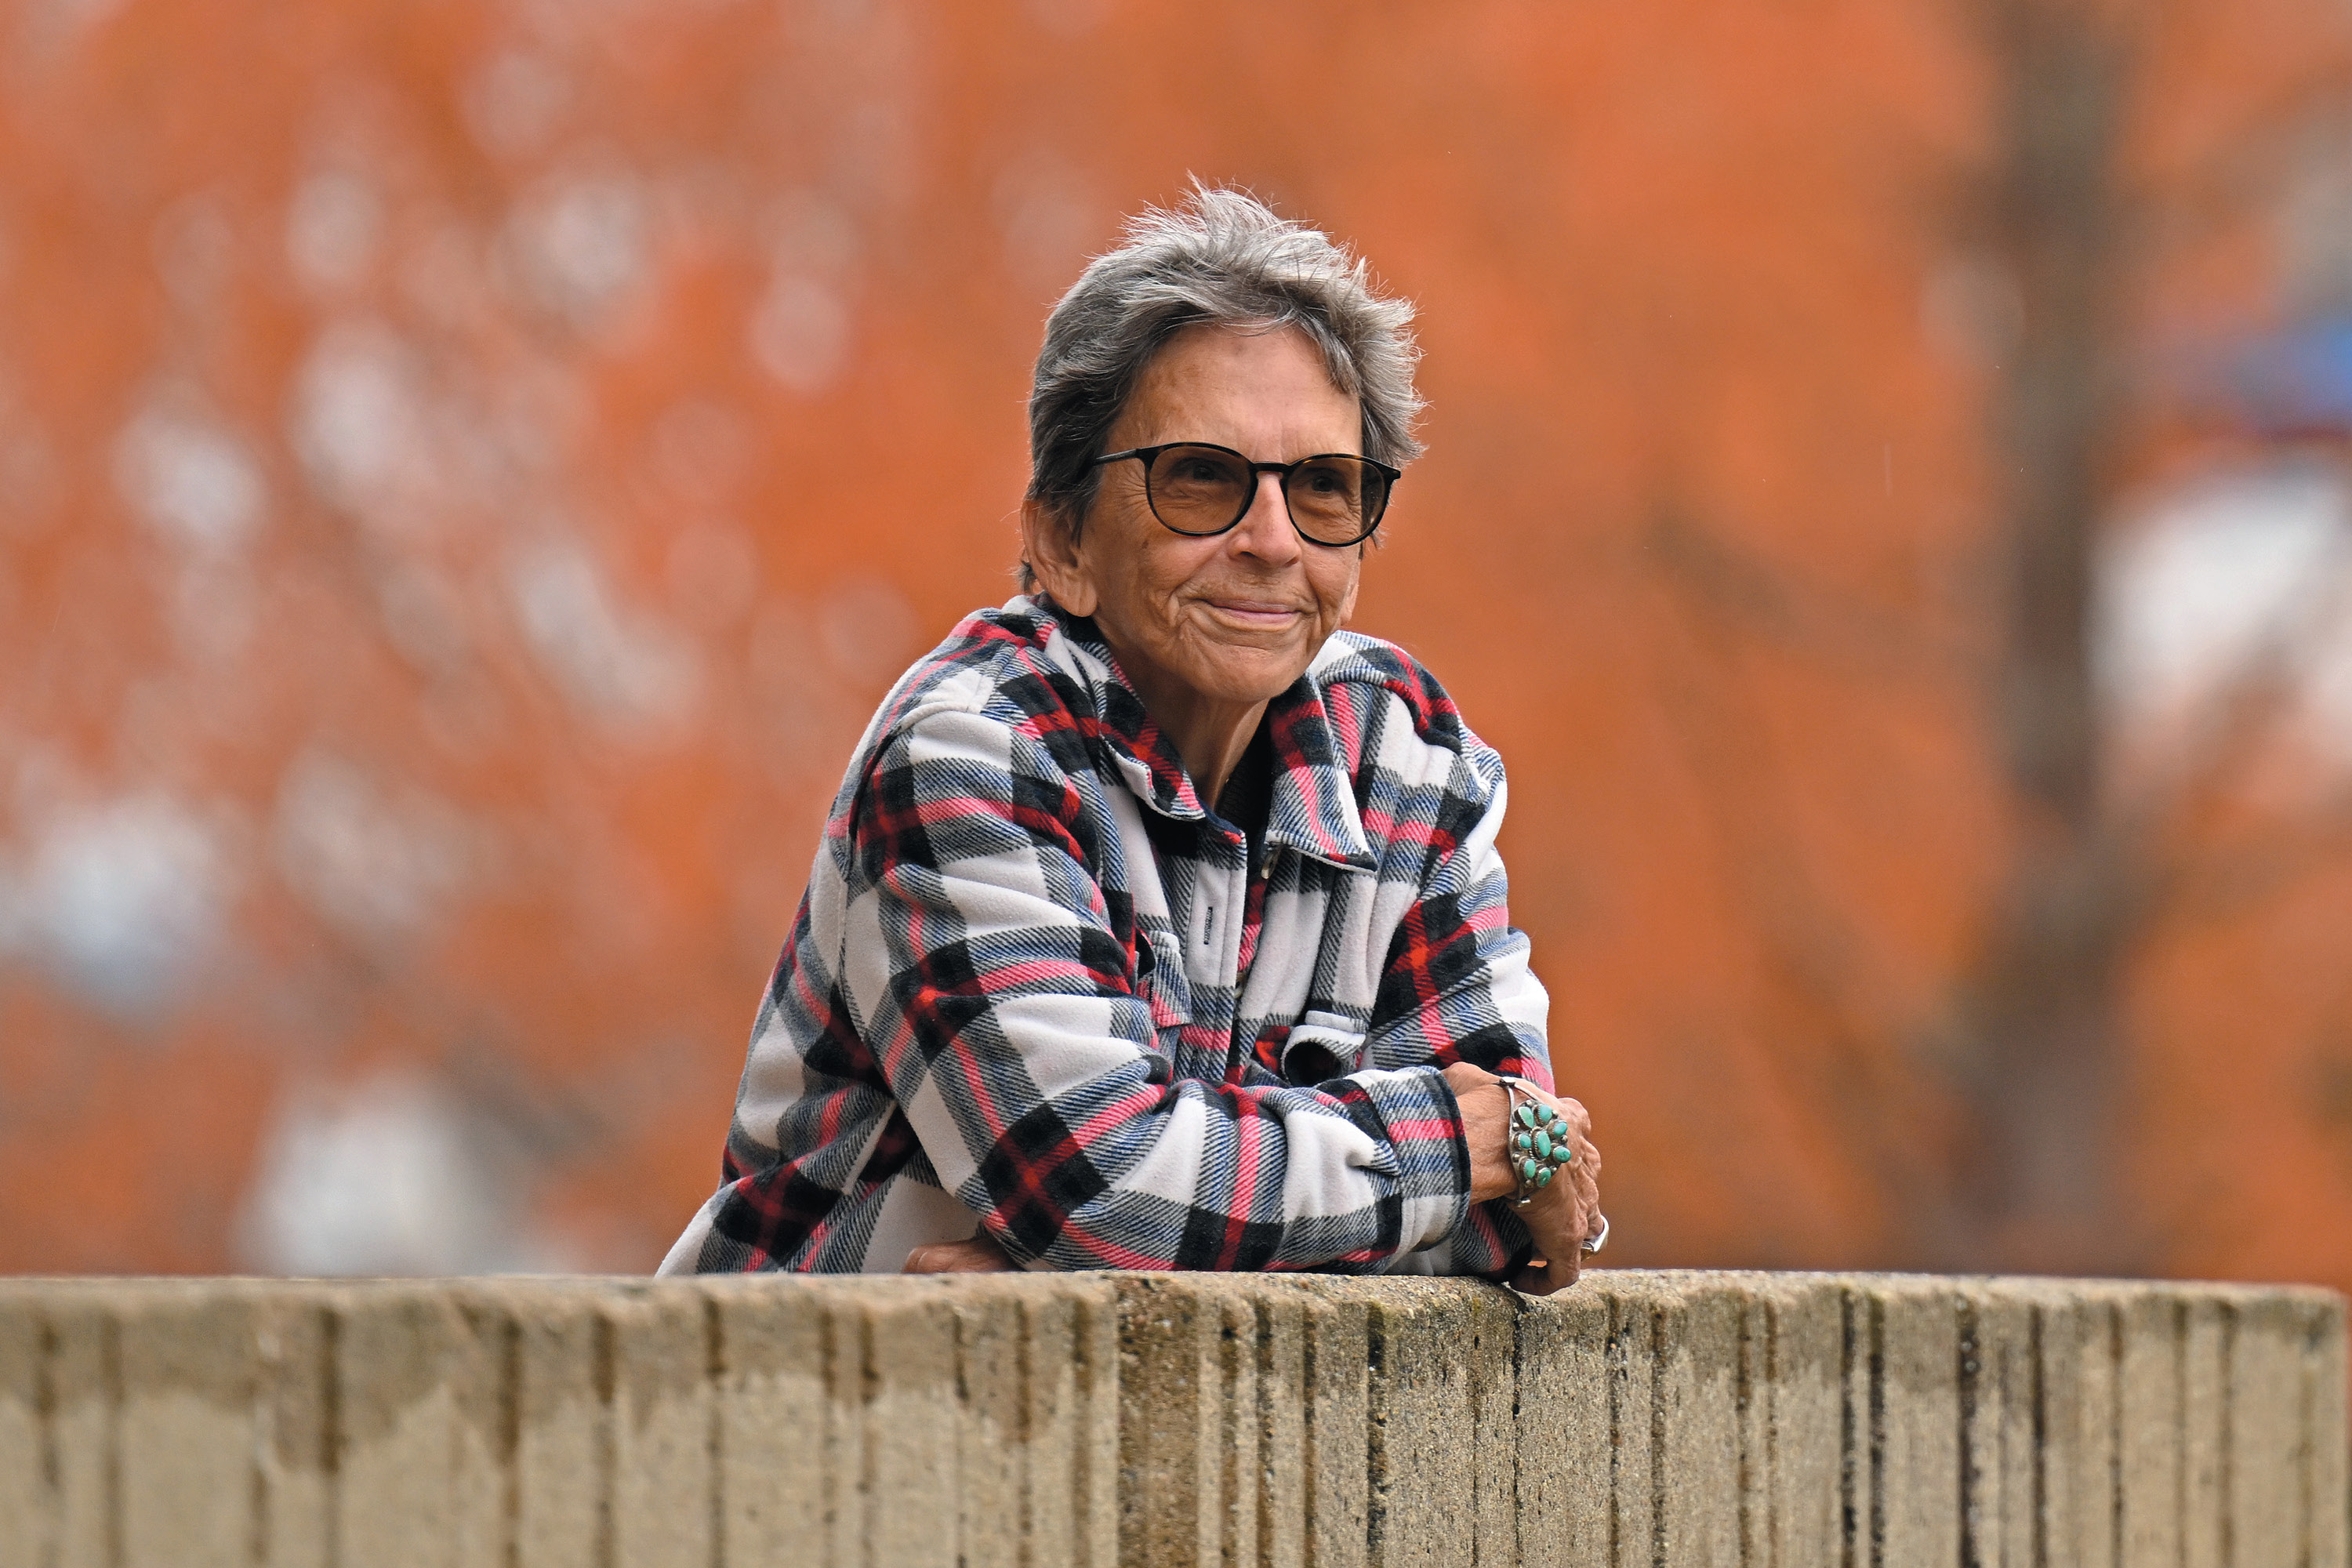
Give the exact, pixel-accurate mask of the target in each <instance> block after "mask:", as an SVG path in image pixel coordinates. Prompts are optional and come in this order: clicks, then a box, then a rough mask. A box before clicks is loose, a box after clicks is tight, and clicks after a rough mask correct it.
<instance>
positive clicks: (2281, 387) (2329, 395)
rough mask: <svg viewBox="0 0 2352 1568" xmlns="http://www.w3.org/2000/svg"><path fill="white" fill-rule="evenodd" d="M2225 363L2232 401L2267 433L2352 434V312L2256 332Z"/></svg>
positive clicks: (2256, 427)
mask: <svg viewBox="0 0 2352 1568" xmlns="http://www.w3.org/2000/svg"><path fill="white" fill-rule="evenodd" d="M2226 363H2227V371H2226V381H2227V385H2228V391H2229V395H2230V400H2231V403H2232V404H2233V405H2235V407H2236V408H2237V410H2238V411H2239V413H2240V414H2241V415H2242V416H2244V417H2245V418H2246V419H2247V420H2248V422H2249V423H2250V424H2252V426H2253V427H2254V428H2255V429H2256V430H2259V431H2260V432H2262V433H2263V435H2266V436H2303V437H2310V436H2342V435H2347V434H2352V315H2347V316H2333V317H2323V318H2321V319H2319V320H2316V321H2305V322H2303V323H2301V324H2299V325H2297V326H2294V327H2292V328H2290V329H2288V330H2287V331H2283V332H2278V333H2274V334H2272V335H2270V336H2267V337H2262V338H2256V339H2254V340H2252V341H2251V342H2246V343H2243V344H2242V345H2240V346H2239V347H2238V348H2237V349H2236V350H2235V351H2234V352H2233V353H2231V354H2230V355H2229V357H2228V360H2227V362H2226Z"/></svg>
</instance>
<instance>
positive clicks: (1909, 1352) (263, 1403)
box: [0, 1271, 2347, 1568]
mask: <svg viewBox="0 0 2352 1568" xmlns="http://www.w3.org/2000/svg"><path fill="white" fill-rule="evenodd" d="M2346 1376H2347V1373H2346V1364H2345V1317H2344V1304H2343V1302H2342V1300H2340V1299H2339V1298H2336V1297H2335V1296H2332V1295H2329V1294H2326V1293H2325V1292H2320V1291H2311V1290H2287V1289H2239V1288H2229V1287H2218V1286H2176V1285H2110V1284H2080V1283H2073V1282H2063V1281H2038V1280H2003V1279H1924V1278H1909V1277H1886V1276H1878V1277H1831V1276H1809V1275H1734V1274H1643V1273H1633V1272H1619V1271H1608V1272H1601V1273H1596V1274H1592V1275H1590V1276H1588V1277H1587V1279H1586V1280H1585V1282H1584V1283H1583V1284H1581V1285H1580V1286H1579V1287H1577V1289H1575V1290H1573V1291H1571V1292H1570V1293H1568V1294H1567V1295H1566V1296H1564V1297H1562V1298H1559V1299H1557V1300H1552V1301H1549V1302H1528V1301H1524V1300H1519V1299H1518V1298H1516V1297H1513V1296H1511V1295H1509V1294H1507V1293H1506V1292H1504V1291H1501V1290H1497V1289H1491V1288H1488V1287H1485V1286H1480V1285H1475V1284H1469V1283H1465V1282H1461V1281H1452V1280H1395V1281H1357V1280H1346V1279H1269V1278H1263V1277H1254V1276H1202V1275H1193V1276H1179V1277H1173V1278H1167V1277H1147V1276H1139V1275H1107V1276H1084V1277H1067V1276H1064V1277H1045V1278H1040V1277H996V1278H987V1277H968V1278H963V1279H928V1280H918V1279H837V1280H803V1279H726V1280H715V1281H680V1282H674V1283H673V1282H662V1283H654V1282H648V1281H634V1280H632V1281H623V1280H601V1279H600V1280H469V1281H458V1282H415V1283H409V1282H384V1283H374V1282H370V1283H346V1284H330V1283H309V1282H269V1281H245V1280H188V1281H160V1280H159V1281H97V1280H70V1281H48V1280H16V1281H0V1563H5V1564H11V1565H13V1564H17V1563H25V1564H44V1565H46V1564H57V1565H59V1568H64V1565H69V1564H107V1565H110V1568H113V1565H121V1568H130V1565H143V1564H170V1565H172V1568H195V1565H199V1564H212V1563H219V1564H230V1563H235V1564H241V1565H242V1564H260V1563H270V1564H277V1563H283V1564H289V1565H290V1564H297V1563H300V1564H328V1563H333V1564H351V1565H358V1564H400V1565H402V1568H411V1565H425V1564H449V1565H452V1568H455V1565H458V1564H468V1565H470V1564H481V1565H484V1568H489V1565H502V1568H504V1565H512V1568H539V1565H542V1564H545V1565H555V1564H566V1565H569V1564H582V1565H589V1564H595V1565H614V1568H638V1565H641V1564H642V1565H646V1568H655V1565H662V1564H673V1563H675V1564H688V1563H691V1564H696V1565H698V1568H707V1565H710V1564H721V1563H723V1564H745V1563H793V1564H803V1563H805V1564H834V1563H841V1564H850V1563H857V1564H866V1563H872V1564H892V1565H895V1564H900V1563H906V1564H940V1565H942V1568H948V1565H952V1564H956V1563H965V1564H970V1565H971V1568H982V1565H983V1564H997V1563H1003V1564H1013V1563H1036V1564H1052V1563H1084V1564H1104V1565H1108V1564H1110V1563H1115V1562H1125V1563H1154V1564H1158V1563H1175V1564H1181V1563H1259V1562H1267V1563H1314V1564H1318V1565H1329V1564H1341V1563H1465V1564H1467V1563H1480V1564H1500V1563H1529V1564H1535V1563H1544V1564H1550V1563H1559V1564H1603V1563H1606V1564H1628V1565H1630V1564H1637V1563H1640V1564H1667V1563H1671V1564H1685V1563H1688V1564H1700V1563H1714V1564H1730V1563H1751V1564H1775V1565H1786V1568H1811V1565H1815V1564H1836V1565H1840V1568H1848V1565H1853V1568H1859V1565H1862V1564H1879V1563H1885V1564H1900V1565H1905V1568H1908V1565H1911V1564H1942V1563H1952V1564H1971V1565H1972V1564H1994V1563H2001V1564H2015V1565H2019V1568H2025V1565H2029V1564H2031V1565H2035V1568H2045V1565H2057V1564H2074V1563H2083V1564H2101V1565H2109V1564H2113V1565H2120V1564H2142V1563H2147V1564H2154V1563H2165V1564H2173V1563H2179V1564H2195V1565H2207V1564H2210V1565H2214V1568H2221V1565H2224V1564H2270V1563H2277V1564H2297V1565H2302V1564H2311V1565H2315V1568H2345V1564H2346V1563H2347V1544H2346V1532H2347V1480H2346V1455H2345V1446H2346V1422H2345V1398H2346Z"/></svg>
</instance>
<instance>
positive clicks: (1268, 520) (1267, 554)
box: [1234, 474, 1299, 563]
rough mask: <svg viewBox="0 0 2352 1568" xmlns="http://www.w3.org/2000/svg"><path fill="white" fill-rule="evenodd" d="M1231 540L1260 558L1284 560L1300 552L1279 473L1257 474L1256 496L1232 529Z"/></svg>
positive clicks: (1284, 561) (1276, 560)
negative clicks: (1232, 538) (1236, 525)
mask: <svg viewBox="0 0 2352 1568" xmlns="http://www.w3.org/2000/svg"><path fill="white" fill-rule="evenodd" d="M1234 543H1235V544H1236V545H1238V546H1239V547H1240V548H1242V549H1244V550H1245V551H1247V552H1249V553H1250V554H1252V555H1255V556H1258V557H1260V558H1261V559H1264V560H1267V561H1274V562H1283V563H1287V562H1289V561H1292V560H1295V559H1296V558H1297V555H1298V552H1299V542H1298V531H1297V529H1295V528H1293V527H1291V525H1290V502H1289V500H1288V499H1287V498H1286V497H1285V496H1284V495H1283V493H1282V476H1281V475H1280V474H1260V475H1258V477H1257V497H1256V499H1255V500H1252V501H1251V502H1250V509H1249V510H1247V511H1246V512H1244V513H1243V514H1242V521H1241V525H1240V526H1239V527H1237V528H1235V529H1234Z"/></svg>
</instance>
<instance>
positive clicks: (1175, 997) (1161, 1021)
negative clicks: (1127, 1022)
mask: <svg viewBox="0 0 2352 1568" xmlns="http://www.w3.org/2000/svg"><path fill="white" fill-rule="evenodd" d="M1140 936H1141V940H1140V941H1139V942H1137V943H1136V950H1135V958H1136V969H1137V972H1138V973H1137V974H1136V977H1135V987H1136V994H1138V995H1139V996H1140V997H1142V998H1143V1001H1144V1003H1145V1005H1148V1006H1149V1007H1150V1009H1151V1030H1152V1033H1153V1034H1154V1035H1155V1036H1157V1037H1159V1042H1160V1052H1161V1054H1162V1055H1166V1056H1170V1057H1171V1058H1172V1057H1173V1055H1174V1053H1175V1050H1176V1045H1177V1037H1178V1036H1180V1035H1181V1033H1182V1032H1183V1029H1184V1026H1185V1025H1187V1024H1189V1023H1191V1022H1192V983H1191V982H1190V981H1189V980H1187V979H1186V978H1185V977H1184V953H1183V950H1182V948H1181V946H1179V944H1178V942H1177V941H1176V933H1175V932H1174V931H1143V932H1141V933H1140Z"/></svg>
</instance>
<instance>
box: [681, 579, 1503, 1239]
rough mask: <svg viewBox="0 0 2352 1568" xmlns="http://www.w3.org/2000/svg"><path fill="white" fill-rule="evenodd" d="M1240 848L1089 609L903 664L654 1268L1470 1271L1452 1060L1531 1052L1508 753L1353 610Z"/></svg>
mask: <svg viewBox="0 0 2352 1568" xmlns="http://www.w3.org/2000/svg"><path fill="white" fill-rule="evenodd" d="M1268 713H1269V720H1270V724H1269V734H1270V738H1271V740H1272V742H1273V747H1274V783H1273V801H1272V806H1271V809H1270V811H1269V814H1268V821H1267V825H1266V831H1265V851H1264V855H1263V857H1262V859H1261V862H1260V865H1259V867H1258V869H1257V872H1256V874H1255V876H1254V875H1253V872H1252V869H1251V865H1250V857H1249V852H1248V844H1247V839H1246V837H1245V835H1244V833H1243V831H1242V830H1241V829H1240V828H1239V827H1236V826H1234V825H1233V824H1231V823H1227V822H1225V821H1223V819H1221V818H1220V817H1218V816H1215V815H1214V814H1213V813H1212V812H1210V811H1207V810H1204V809H1203V807H1202V803H1201V801H1200V799H1199V798H1198V796H1197V795H1195V794H1194V792H1193V787H1192V780H1191V779H1190V778H1189V777H1188V776H1187V775H1186V773H1185V772H1184V769H1183V765H1182V763H1181V762H1180V761H1179V760H1178V758H1177V757H1176V755H1175V754H1174V752H1173V750H1172V748H1171V747H1170V746H1168V745H1167V744H1166V743H1165V742H1163V740H1162V739H1161V737H1160V734H1159V731H1157V730H1156V729H1155V728H1154V727H1153V725H1152V723H1151V721H1150V717H1149V716H1148V715H1147V714H1146V713H1145V712H1144V710H1143V706H1142V703H1141V702H1140V700H1139V699H1138V698H1137V697H1136V695H1135V692H1134V690H1133V689H1132V688H1131V687H1129V685H1128V684H1127V682H1126V680H1125V679H1123V678H1122V677H1121V675H1120V674H1119V672H1118V666H1117V664H1116V661H1115V660H1114V659H1113V658H1112V657H1111V654H1110V651H1109V649H1108V647H1106V646H1105V645H1104V644H1103V642H1102V641H1101V639H1100V637H1099V635H1098V634H1097V631H1096V629H1095V628H1094V626H1093V625H1092V624H1091V623H1090V622H1088V621H1086V620H1084V619H1080V618H1076V617H1071V616H1065V615H1064V614H1063V613H1062V612H1061V611H1059V610H1058V609H1057V608H1056V607H1055V606H1054V605H1052V604H1051V603H1050V602H1047V601H1043V600H1031V599H1027V598H1019V599H1015V600H1013V602H1012V603H1011V604H1009V605H1006V606H1005V607H1004V608H1003V609H1002V610H995V611H987V612H983V613H982V614H979V615H976V616H971V618H969V619H967V620H966V621H964V622H963V623H962V624H961V625H960V626H957V627H956V629H955V631H954V632H953V633H952V634H951V635H950V637H949V638H948V640H947V641H946V642H944V643H942V644H941V645H940V647H938V648H937V649H935V650H934V651H933V652H932V653H931V654H930V655H929V656H928V657H927V658H924V659H923V661H922V662H921V663H919V664H918V665H917V666H916V667H915V668H913V669H912V670H910V671H908V674H907V675H906V676H905V677H904V678H902V679H900V680H899V682H898V686H897V687H896V689H893V690H892V692H891V694H890V695H889V697H888V698H887V699H886V700H885V701H884V702H883V705H882V708H881V710H880V711H879V712H878V713H877V715H876V716H875V719H874V721H873V723H872V724H871V725H870V726H869V727H868V729H867V731H866V736H865V739H864V740H863V741H862V742H860V743H859V746H858V749H857V752H856V756H855V757H854V758H853V760H852V761H851V763H850V766H849V769H848V772H847V773H846V775H845V778H844V781H843V784H842V787H841V791H840V794H839V795H838V796H837V797H836V798H835V803H834V808H833V812H832V816H831V817H830V819H829V821H828V822H827V824H826V826H825V833H824V843H823V845H822V847H820V849H819V851H818V854H817V857H816V863H815V866H814V869H813V870H812V872H811V875H810V879H809V889H808V892H807V895H806V896H805V897H804V898H803V900H802V903H801V909H800V913H799V915H798V917H797V919H796V920H795V921H794V922H793V931H792V935H791V937H790V939H789V940H788V941H787V942H786V943H785V945H784V950H783V955H782V959H781V960H780V961H779V963H778V964H777V966H776V971H775V974H774V977H773V978H772V981H771V982H770V984H769V986H768V992H767V995H766V998H765V1000H764V1002H763V1003H762V1005H761V1009H760V1016H759V1019H758V1022H757V1024H756V1025H755V1026H754V1028H753V1031H752V1038H751V1054H750V1058H749V1059H748V1061H747V1062H746V1064H745V1067H744V1070H743V1079H742V1082H741V1085H740V1089H739V1090H738V1093H737V1098H736V1107H735V1118H734V1123H733V1126H732V1128H731V1129H730V1132H729V1136H728V1141H727V1150H726V1155H725V1158H724V1161H723V1163H722V1181H721V1184H720V1185H719V1190H718V1192H717V1193H715V1194H713V1195H712V1196H711V1198H710V1200H709V1202H708V1203H707V1204H705V1205H703V1207H702V1209H701V1211H700V1212H699V1213H698V1214H697V1215H696V1216H695V1218H694V1221H693V1223H692V1224H691V1225H689V1226H688V1227H687V1230H686V1233H685V1235H683V1236H682V1237H679V1238H678V1241H677V1245H676V1246H675V1247H673V1248H672V1249H671V1251H670V1254H669V1257H668V1258H667V1260H666V1261H665V1262H664V1264H663V1266H662V1267H663V1271H664V1272H666V1273H686V1272H694V1271H703V1272H713V1271H724V1270H738V1269H761V1268H791V1269H805V1270H818V1271H824V1272H857V1271H865V1270H875V1271H883V1272H890V1271H895V1270H897V1269H898V1268H899V1267H900V1266H901V1265H902V1264H903V1263H904V1261H905V1259H906V1257H907V1254H908V1252H909V1251H911V1250H912V1249H913V1248H915V1247H919V1246H921V1245H924V1244H925V1243H929V1242H935V1241H949V1240H960V1239H962V1238H964V1237H970V1236H971V1235H973V1234H974V1232H975V1230H983V1231H985V1232H986V1233H987V1234H988V1235H989V1236H990V1237H992V1239H994V1240H995V1241H996V1242H997V1244H998V1245H999V1246H1001V1247H1003V1249H1004V1250H1005V1251H1006V1252H1007V1253H1008V1254H1009V1255H1010V1256H1012V1257H1013V1258H1015V1259H1017V1260H1018V1261H1020V1262H1021V1263H1023V1264H1024V1265H1025V1266H1027V1267H1030V1268H1218V1269H1273V1268H1316V1269H1330V1270H1341V1271H1348V1272H1359V1273H1369V1272H1382V1271H1417V1272H1447V1273H1460V1272H1478V1273H1491V1272H1494V1271H1496V1270H1499V1269H1502V1268H1507V1267H1510V1266H1512V1265H1513V1264H1515V1262H1516V1261H1517V1260H1518V1259H1520V1258H1524V1257H1525V1256H1526V1254H1527V1251H1528V1242H1527V1236H1526V1232H1525V1230H1524V1228H1523V1227H1522V1226H1520V1225H1519V1224H1518V1222H1517V1220H1516V1219H1515V1218H1514V1217H1512V1215H1510V1212H1509V1210H1508V1207H1507V1205H1504V1204H1502V1203H1499V1202H1498V1203H1495V1204H1485V1205H1472V1204H1471V1203H1470V1202H1469V1199H1468V1184H1469V1157H1468V1153H1467V1152H1466V1150H1465V1147H1464V1145H1463V1142H1462V1133H1461V1121H1460V1114H1459V1111H1458V1110H1457V1109H1456V1107H1455V1105H1454V1097H1453V1094H1452V1091H1451V1090H1450V1089H1447V1087H1446V1085H1445V1082H1444V1079H1443V1078H1441V1077H1440V1076H1439V1072H1438V1070H1437V1069H1438V1068H1441V1067H1443V1066H1444V1065H1445V1064H1447V1063H1450V1062H1454V1061H1470V1062H1475V1063H1476V1064H1478V1065H1479V1066H1481V1067H1485V1068H1490V1069H1492V1070H1494V1071H1496V1072H1511V1073H1520V1074H1524V1075H1526V1076H1527V1077H1529V1078H1531V1079H1535V1080H1537V1081H1538V1082H1540V1083H1547V1084H1548V1083H1549V1082H1550V1070H1549V1061H1548V1057H1547V1053H1546V1047H1545V1019H1546V1013H1547V1008H1548V1001H1547V998H1546V996H1545V994H1544V990H1543V987H1542V985H1541V984H1539V983H1538V981H1537V980H1536V978H1535V976H1534V975H1533V973H1530V971H1529V970H1528V942H1527V938H1526V937H1525V936H1524V935H1523V934H1522V933H1520V932H1519V931H1517V930H1515V929H1513V927H1512V926H1511V924H1510V919H1509V913H1508V910H1507V897H1506V895H1507V883H1506V879H1505V876H1504V871H1503V863H1502V860H1501V858H1499V857H1498V856H1497V855H1496V849H1495V834H1496V828H1497V827H1498V826H1500V824H1501V821H1502V817H1503V808H1504V798H1505V787H1504V782H1503V767H1502V763H1501V760H1500V759H1499V758H1498V757H1496V754H1495V752H1493V751H1492V750H1491V749H1490V748H1488V747H1487V746H1486V745H1485V744H1484V743H1482V742H1480V741H1479V740H1478V738H1477V737H1476V736H1475V735H1474V734H1472V733H1471V732H1470V731H1469V729H1468V728H1467V727H1466V726H1465V725H1464V724H1463V722H1462V719H1461V715H1460V714H1459V713H1458V712H1456V711H1455V710H1454V704H1453V702H1452V701H1451V700H1449V699H1448V698H1447V697H1446V695H1445V693H1444V689H1442V688H1440V687H1439V686H1438V684H1437V682H1436V681H1435V680H1434V679H1433V678H1432V677H1431V676H1430V675H1429V673H1428V672H1427V671H1426V670H1424V669H1423V668H1421V667H1420V666H1419V665H1418V664H1416V663H1414V662H1413V660H1412V658H1410V657H1409V656H1407V655H1406V654H1405V653H1403V652H1402V650H1400V649H1398V648H1396V647H1392V646H1391V645H1389V644H1387V643H1384V642H1381V641H1379V640H1378V639H1376V638H1372V637H1360V636H1356V635H1353V634H1350V633H1341V634H1339V636H1336V637H1333V638H1332V639H1331V640H1330V641H1329V642H1328V644H1327V645H1326V646H1325V647H1324V648H1323V650H1322V652H1321V654H1320V655H1319V656H1318V658H1317V659H1316V661H1315V664H1314V667H1313V668H1311V669H1310V670H1309V671H1308V672H1307V676H1306V677H1305V678H1304V679H1301V680H1300V681H1299V682H1298V683H1297V685H1296V686H1295V687H1293V688H1292V689H1290V690H1289V691H1288V692H1286V693H1285V694H1284V695H1283V696H1282V697H1281V698H1279V699H1277V700H1276V701H1275V702H1274V703H1273V705H1272V706H1271V708H1270V709H1269V710H1268Z"/></svg>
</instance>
